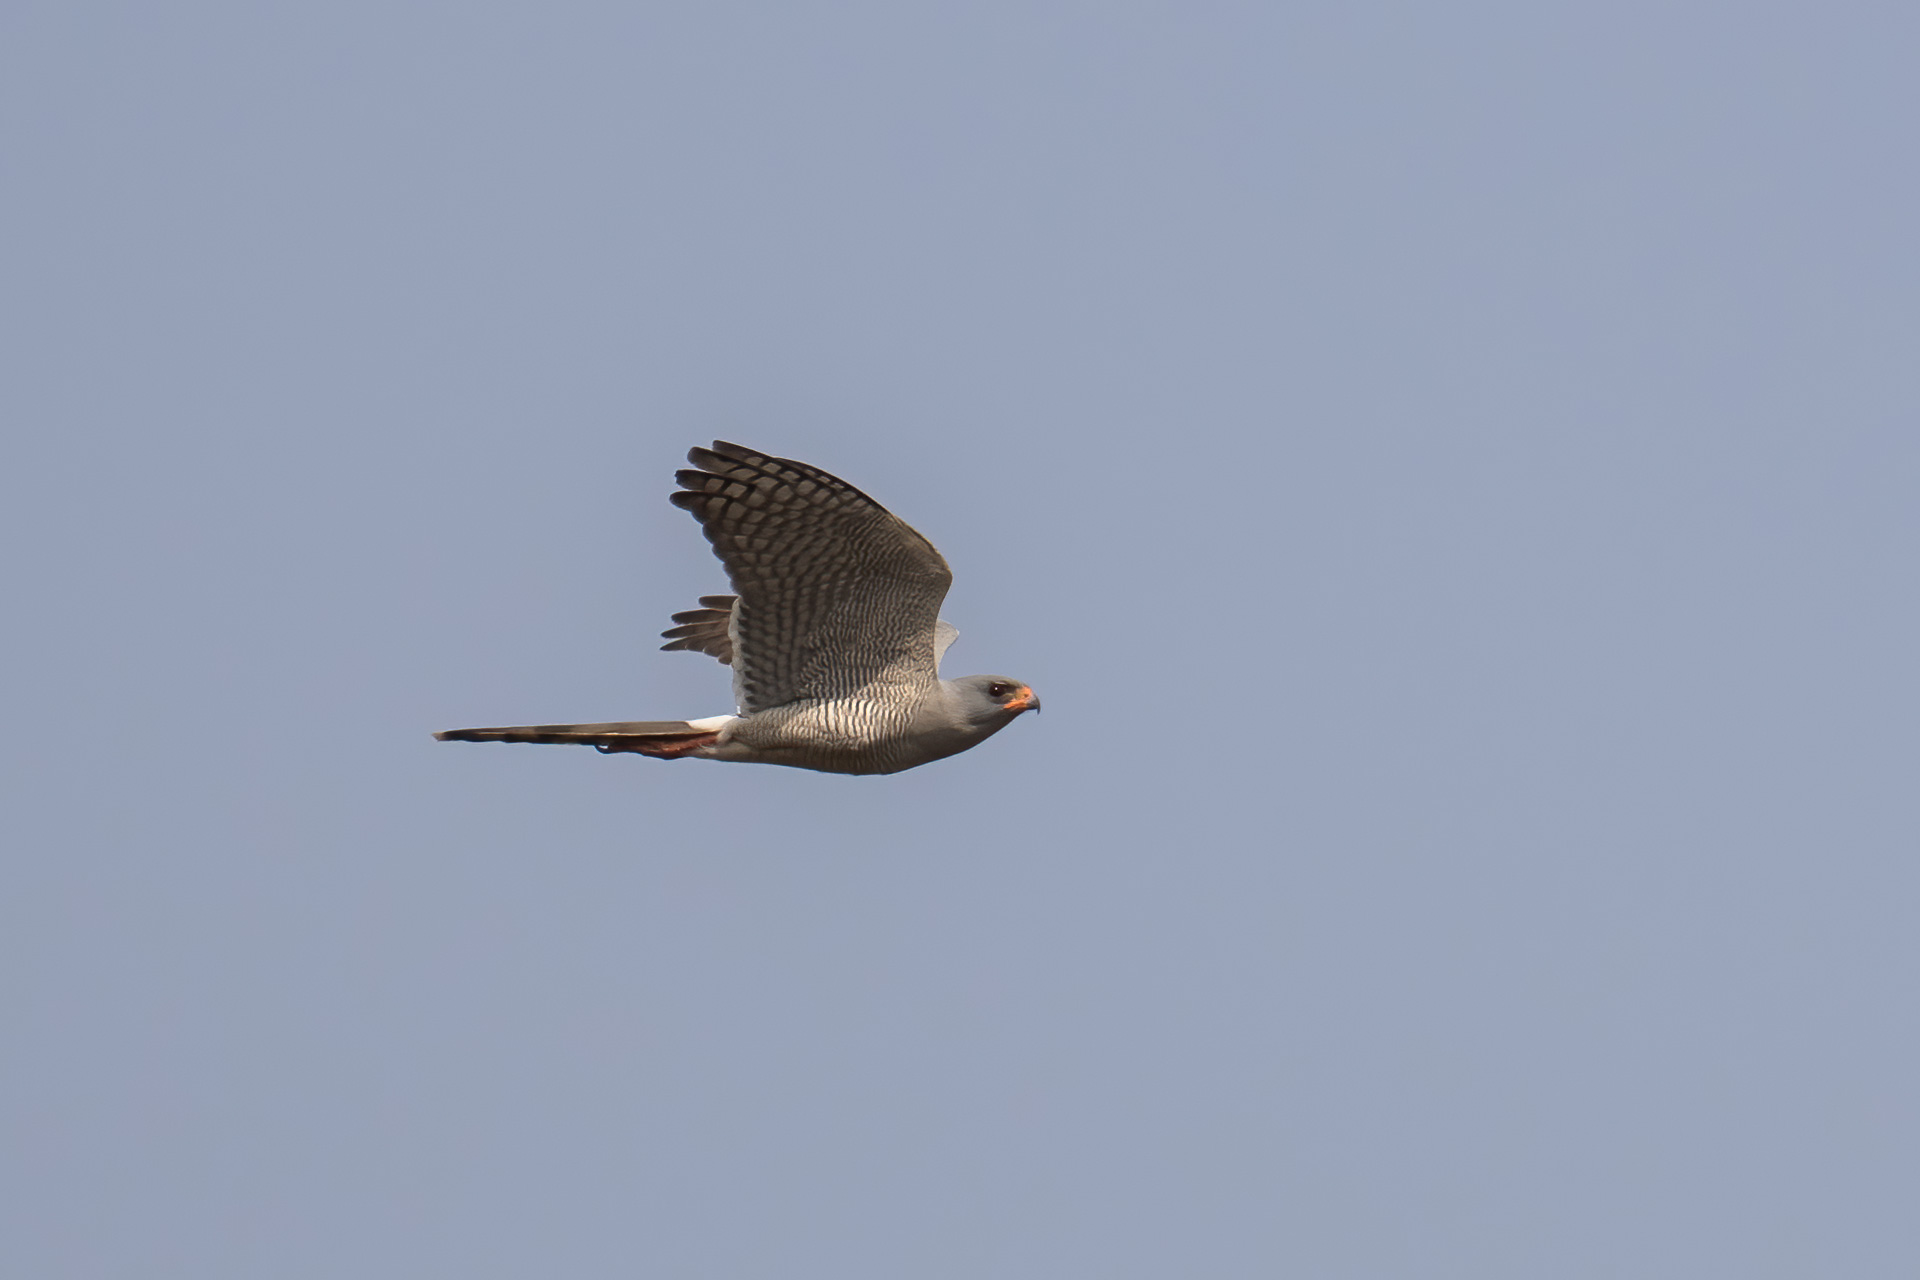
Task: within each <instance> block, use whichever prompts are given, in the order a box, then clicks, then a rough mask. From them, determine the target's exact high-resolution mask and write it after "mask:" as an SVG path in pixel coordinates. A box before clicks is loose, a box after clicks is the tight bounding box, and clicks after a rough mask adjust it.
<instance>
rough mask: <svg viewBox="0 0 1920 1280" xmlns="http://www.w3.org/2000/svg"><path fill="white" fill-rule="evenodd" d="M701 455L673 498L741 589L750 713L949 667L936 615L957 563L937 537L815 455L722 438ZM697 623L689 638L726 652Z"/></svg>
mask: <svg viewBox="0 0 1920 1280" xmlns="http://www.w3.org/2000/svg"><path fill="white" fill-rule="evenodd" d="M687 460H688V461H689V462H691V463H693V464H694V466H696V467H698V468H700V470H698V471H681V472H679V473H678V474H677V475H676V477H675V478H676V479H678V480H679V482H680V484H681V486H682V491H681V492H679V493H675V494H674V495H673V498H672V501H673V504H674V505H675V506H677V507H684V508H685V509H686V510H688V511H690V512H692V513H693V515H694V517H695V518H696V519H697V520H699V521H700V525H701V528H702V529H704V530H705V532H706V535H707V541H709V542H711V543H712V544H713V552H714V554H715V555H716V556H718V557H720V562H721V563H722V564H723V565H725V566H726V570H727V577H728V578H729V580H731V581H732V583H733V589H734V591H735V592H736V593H738V596H739V598H738V600H736V601H735V602H733V606H732V610H731V614H732V621H731V636H730V644H731V647H732V649H733V653H732V654H731V657H732V666H733V671H734V690H735V693H736V696H737V698H738V701H739V703H740V711H741V714H743V715H750V714H752V713H754V712H757V711H764V710H767V709H768V708H771V707H778V706H784V705H786V704H787V703H790V702H795V701H799V700H802V699H808V698H844V697H848V696H850V695H852V694H854V693H856V692H858V691H859V690H861V689H865V688H867V687H868V686H870V685H874V684H878V683H901V684H909V685H913V684H928V685H930V684H932V683H933V682H934V681H935V680H936V679H938V676H937V675H936V672H935V658H936V655H935V653H934V634H935V626H936V624H937V623H938V621H939V616H940V602H941V601H942V600H943V599H945V598H946V594H947V586H948V584H950V583H951V582H952V581H953V574H952V572H951V571H950V570H949V569H948V568H947V562H946V561H945V560H944V559H943V558H942V557H941V555H940V553H939V552H938V551H936V550H934V548H933V544H932V543H930V542H928V541H927V540H926V539H925V538H923V537H921V536H920V535H919V534H918V533H916V532H914V530H913V529H912V528H911V527H910V526H909V525H908V524H907V523H906V522H905V521H903V520H901V519H900V518H899V517H897V516H895V515H894V514H893V513H892V512H890V511H888V510H887V509H886V508H885V507H883V506H881V505H880V504H879V503H877V502H875V501H874V500H873V499H872V498H869V497H868V496H867V495H866V494H864V493H862V492H860V491H859V490H858V489H856V488H854V487H853V486H852V485H850V484H848V483H847V482H846V481H844V480H841V479H839V478H838V477H835V476H831V475H828V474H827V473H826V472H824V471H821V470H820V469H818V468H817V467H810V466H808V465H807V464H805V463H804V462H794V461H792V460H790V459H786V458H769V457H766V456H765V455H763V454H758V453H755V452H754V451H753V450H751V449H746V448H742V447H741V446H739V445H736V444H728V443H726V442H725V441H722V440H716V441H714V443H713V448H712V449H694V450H692V451H691V452H689V453H688V454H687ZM701 603H702V604H703V605H705V604H707V601H705V600H702V601H701ZM717 604H718V600H717V598H716V600H715V604H714V606H712V607H713V609H714V612H718V608H717ZM679 620H680V619H678V618H676V619H675V621H679ZM702 621H703V620H702V619H698V618H694V619H689V622H690V624H691V626H692V627H693V628H699V627H700V626H701V623H702ZM706 621H708V622H709V624H710V622H711V620H710V619H708V620H706ZM696 636H698V637H699V639H700V643H698V644H693V643H689V644H687V645H686V646H685V647H687V648H698V649H699V651H701V652H703V653H713V652H714V650H713V648H712V647H709V646H710V645H711V644H712V633H711V628H710V625H709V629H708V630H706V631H698V630H690V631H689V633H688V634H687V635H686V636H685V637H684V639H686V640H689V641H691V640H694V639H695V637H696ZM715 656H716V657H717V656H719V655H718V654H715Z"/></svg>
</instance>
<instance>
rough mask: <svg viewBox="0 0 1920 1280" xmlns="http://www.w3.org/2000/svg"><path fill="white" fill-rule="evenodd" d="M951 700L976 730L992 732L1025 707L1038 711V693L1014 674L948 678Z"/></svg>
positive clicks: (1010, 722) (1026, 709)
mask: <svg viewBox="0 0 1920 1280" xmlns="http://www.w3.org/2000/svg"><path fill="white" fill-rule="evenodd" d="M946 684H947V689H948V704H949V705H950V706H951V707H952V708H953V709H954V710H955V711H957V712H958V713H959V714H960V716H961V718H962V719H964V720H965V721H966V723H967V724H968V725H969V726H970V727H971V728H973V729H975V730H984V731H985V732H986V733H991V732H993V731H994V730H995V729H1000V728H1004V727H1005V726H1007V725H1009V724H1012V723H1013V718H1014V717H1015V716H1017V715H1019V714H1020V713H1021V712H1022V711H1038V710H1039V709H1040V698H1039V695H1037V694H1036V693H1034V691H1033V688H1032V687H1031V686H1030V685H1028V684H1026V683H1024V682H1023V681H1019V680H1015V679H1014V678H1013V677H1011V676H962V677H961V678H960V679H958V680H949V681H947V682H946Z"/></svg>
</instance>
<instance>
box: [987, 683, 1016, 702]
mask: <svg viewBox="0 0 1920 1280" xmlns="http://www.w3.org/2000/svg"><path fill="white" fill-rule="evenodd" d="M1012 692H1013V686H1012V685H1010V684H1001V683H1000V682H999V681H997V680H996V681H994V682H993V683H992V684H990V685H988V686H987V696H988V697H989V698H1004V697H1006V696H1007V695H1008V694H1010V693H1012Z"/></svg>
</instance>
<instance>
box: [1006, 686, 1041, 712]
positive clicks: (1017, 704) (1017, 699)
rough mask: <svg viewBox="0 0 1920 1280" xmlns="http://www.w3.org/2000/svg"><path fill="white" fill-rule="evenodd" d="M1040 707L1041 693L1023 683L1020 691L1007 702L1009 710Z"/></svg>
mask: <svg viewBox="0 0 1920 1280" xmlns="http://www.w3.org/2000/svg"><path fill="white" fill-rule="evenodd" d="M1039 709H1040V695H1039V694H1037V693H1035V692H1034V691H1033V690H1032V689H1031V688H1030V687H1028V686H1026V685H1022V686H1021V687H1020V692H1019V693H1018V694H1016V695H1015V696H1014V699H1013V701H1012V702H1009V703H1008V704H1007V710H1009V711H1038V710H1039Z"/></svg>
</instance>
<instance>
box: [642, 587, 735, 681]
mask: <svg viewBox="0 0 1920 1280" xmlns="http://www.w3.org/2000/svg"><path fill="white" fill-rule="evenodd" d="M735 598H736V597H734V596H701V597H700V607H699V608H698V609H688V610H687V611H686V612H684V613H676V614H674V615H673V620H674V621H675V622H677V623H679V624H680V625H679V626H676V627H669V628H668V629H667V630H665V631H662V632H661V633H660V637H661V639H663V640H665V641H666V643H665V644H663V645H661V646H660V647H661V648H662V649H668V650H672V649H688V650H691V651H692V652H694V653H704V654H706V655H707V656H708V657H712V658H718V659H720V665H721V666H723V667H730V666H732V665H733V637H732V636H731V635H729V634H728V633H727V628H728V625H729V624H730V623H731V622H732V621H733V602H734V600H735Z"/></svg>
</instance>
